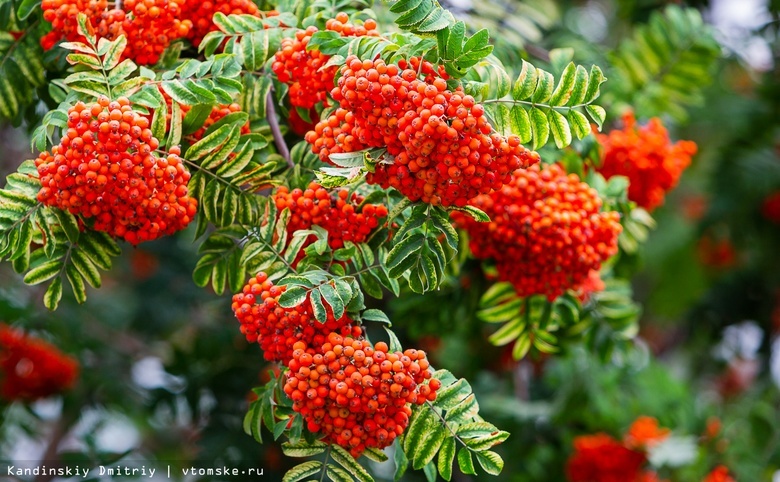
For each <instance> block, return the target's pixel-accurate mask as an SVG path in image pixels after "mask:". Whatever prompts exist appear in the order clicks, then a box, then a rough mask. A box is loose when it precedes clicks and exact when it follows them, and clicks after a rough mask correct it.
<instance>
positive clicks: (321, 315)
mask: <svg viewBox="0 0 780 482" xmlns="http://www.w3.org/2000/svg"><path fill="white" fill-rule="evenodd" d="M309 298H310V300H311V308H312V311H313V312H314V318H315V319H316V320H317V321H319V322H320V323H325V322H326V321H327V320H328V312H327V311H326V310H325V305H324V304H323V303H322V295H321V294H320V292H319V291H318V290H312V292H311V295H310V297H309Z"/></svg>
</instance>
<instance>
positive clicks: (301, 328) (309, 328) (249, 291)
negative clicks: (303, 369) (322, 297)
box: [232, 273, 361, 364]
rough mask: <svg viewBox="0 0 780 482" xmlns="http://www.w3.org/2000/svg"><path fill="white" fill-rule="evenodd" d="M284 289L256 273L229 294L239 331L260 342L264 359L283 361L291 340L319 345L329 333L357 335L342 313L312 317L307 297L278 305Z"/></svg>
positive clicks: (290, 353) (290, 351)
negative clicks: (319, 318)
mask: <svg viewBox="0 0 780 482" xmlns="http://www.w3.org/2000/svg"><path fill="white" fill-rule="evenodd" d="M286 289H287V288H286V287H285V286H275V285H274V284H273V282H271V280H269V279H268V276H267V275H266V274H265V273H258V274H257V275H256V276H255V277H254V278H251V279H250V280H249V282H248V283H247V284H246V285H245V286H244V288H243V290H242V292H241V293H237V294H235V295H234V296H233V305H232V308H233V313H235V315H236V318H238V321H239V322H240V323H241V333H242V334H244V336H246V339H247V341H249V342H250V343H255V342H256V343H258V344H259V345H260V348H262V350H263V356H264V357H265V359H266V360H268V361H278V362H282V363H285V364H286V363H287V362H289V361H290V360H291V359H292V357H293V345H294V344H295V343H297V342H299V341H302V342H304V343H306V344H307V345H310V346H320V345H322V344H323V343H325V340H326V337H327V335H328V333H331V332H338V333H341V334H343V335H345V336H346V335H353V336H359V335H360V334H361V329H360V327H359V326H355V325H353V324H352V320H350V319H349V318H348V317H347V316H346V315H344V316H342V317H341V318H340V319H338V320H337V319H335V318H334V317H333V315H332V313H330V312H329V313H328V319H327V321H326V322H325V323H320V322H318V321H317V320H315V318H314V315H313V312H312V308H311V302H310V301H309V299H308V298H307V299H306V301H304V302H303V303H301V304H300V305H298V306H296V307H294V308H283V307H281V306H279V297H280V296H281V295H282V293H284V292H285V291H286Z"/></svg>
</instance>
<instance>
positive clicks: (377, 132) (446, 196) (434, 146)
mask: <svg viewBox="0 0 780 482" xmlns="http://www.w3.org/2000/svg"><path fill="white" fill-rule="evenodd" d="M418 72H419V73H420V74H421V75H422V77H423V78H422V79H420V78H418ZM446 79H447V75H446V73H444V71H443V69H441V68H439V69H438V70H436V69H434V67H433V66H432V65H431V64H430V63H429V62H424V61H421V60H419V59H417V58H411V59H410V60H409V61H408V62H407V61H406V60H402V61H400V62H399V63H398V65H395V64H389V65H388V64H385V62H384V61H383V60H381V59H377V60H363V61H361V60H360V59H358V58H356V57H354V56H351V57H349V58H348V59H347V61H346V64H345V65H344V66H343V67H342V70H341V77H339V80H338V85H337V87H336V88H334V89H333V90H332V92H331V95H332V96H333V98H334V99H335V100H336V101H337V102H338V103H339V106H340V107H339V108H338V109H337V110H336V111H335V112H334V113H333V114H332V115H331V116H330V117H328V118H327V119H324V120H322V121H321V122H319V123H318V124H317V126H316V127H315V129H314V130H313V131H311V132H309V133H308V134H307V135H306V140H307V141H308V142H309V143H311V144H312V149H313V151H314V152H315V153H317V154H319V156H320V159H322V160H323V161H325V162H329V156H330V154H332V153H340V152H354V151H359V150H362V149H366V148H371V147H385V146H386V147H387V151H388V153H389V154H390V155H391V156H393V157H394V158H395V160H394V162H393V163H392V164H384V163H380V164H377V165H376V170H375V172H373V173H369V174H368V176H367V180H368V182H370V183H373V184H379V185H381V186H382V187H383V188H385V189H387V188H388V187H394V188H396V189H398V190H399V191H400V192H401V193H402V194H404V195H405V196H406V197H408V198H409V199H410V200H412V201H417V200H422V201H423V202H426V203H431V204H434V205H439V204H440V205H443V206H450V205H453V204H454V205H456V206H465V205H466V203H467V202H468V200H469V199H471V198H473V197H475V196H477V195H479V194H485V193H488V192H491V191H493V190H495V189H499V188H500V187H501V186H502V185H503V183H505V182H508V181H509V179H510V178H511V174H512V172H513V171H514V170H516V169H518V168H524V167H528V166H530V165H532V164H534V163H537V162H539V156H538V154H536V153H534V152H531V151H528V150H527V149H525V148H524V147H523V146H522V145H520V138H519V137H517V136H510V137H509V138H505V137H503V136H501V135H499V134H497V133H495V132H492V127H491V126H490V123H489V122H488V119H487V117H486V116H485V109H484V107H483V106H482V105H480V104H477V103H476V102H475V101H474V98H473V97H472V96H470V95H466V94H465V93H464V92H463V90H462V89H461V88H460V87H459V88H458V89H456V90H455V91H451V90H449V89H447V81H446Z"/></svg>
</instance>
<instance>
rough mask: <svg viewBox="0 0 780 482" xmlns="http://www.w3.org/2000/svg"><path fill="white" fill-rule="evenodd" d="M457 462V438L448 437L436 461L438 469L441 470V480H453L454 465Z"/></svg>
mask: <svg viewBox="0 0 780 482" xmlns="http://www.w3.org/2000/svg"><path fill="white" fill-rule="evenodd" d="M454 462H455V438H454V437H447V438H446V439H445V440H444V442H443V443H442V444H441V448H440V449H439V458H438V459H437V461H436V467H437V468H438V470H439V474H440V475H441V478H442V479H444V480H450V479H451V478H452V464H453V463H454Z"/></svg>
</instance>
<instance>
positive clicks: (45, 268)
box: [24, 259, 62, 285]
mask: <svg viewBox="0 0 780 482" xmlns="http://www.w3.org/2000/svg"><path fill="white" fill-rule="evenodd" d="M61 269H62V260H61V259H54V260H51V261H47V262H45V263H43V264H41V265H39V266H36V267H35V268H33V269H31V270H30V271H28V272H27V274H26V275H25V276H24V282H25V283H26V284H28V285H37V284H40V283H43V282H44V281H48V280H50V279H52V278H54V277H55V276H57V275H58V274H59V272H60V270H61Z"/></svg>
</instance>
